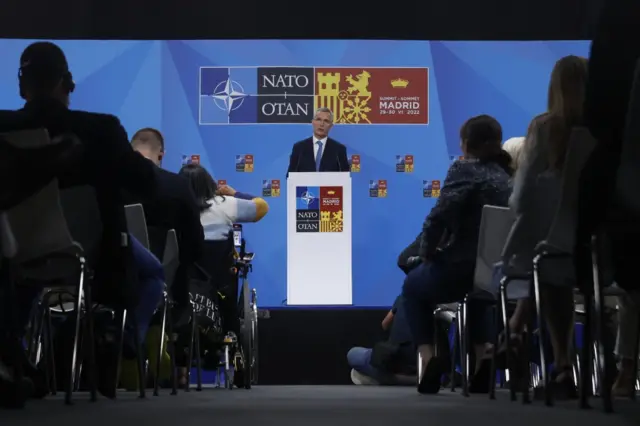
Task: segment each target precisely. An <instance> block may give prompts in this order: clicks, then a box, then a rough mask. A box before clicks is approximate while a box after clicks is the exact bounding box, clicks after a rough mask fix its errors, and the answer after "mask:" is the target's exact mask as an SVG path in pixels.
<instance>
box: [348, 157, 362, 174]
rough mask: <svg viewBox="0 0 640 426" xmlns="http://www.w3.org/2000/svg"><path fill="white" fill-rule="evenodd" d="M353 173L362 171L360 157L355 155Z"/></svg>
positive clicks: (352, 162) (352, 163)
mask: <svg viewBox="0 0 640 426" xmlns="http://www.w3.org/2000/svg"><path fill="white" fill-rule="evenodd" d="M350 163H351V173H358V172H359V171H360V155H358V154H353V155H352V156H351V162H350Z"/></svg>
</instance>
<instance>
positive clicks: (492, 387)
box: [489, 303, 508, 399]
mask: <svg viewBox="0 0 640 426" xmlns="http://www.w3.org/2000/svg"><path fill="white" fill-rule="evenodd" d="M501 306H502V305H501V304H500V303H496V306H495V307H494V309H495V321H494V323H495V330H494V331H495V333H494V335H493V354H492V355H491V373H490V375H489V399H496V381H497V378H496V375H497V366H496V358H497V357H498V345H499V344H500V343H499V341H498V337H499V336H500V332H499V331H498V324H500V320H501V318H500V317H501V315H500V313H501V312H500V311H501ZM505 328H508V326H507V325H505Z"/></svg>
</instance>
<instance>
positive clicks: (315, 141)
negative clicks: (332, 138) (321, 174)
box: [313, 136, 327, 161]
mask: <svg viewBox="0 0 640 426" xmlns="http://www.w3.org/2000/svg"><path fill="white" fill-rule="evenodd" d="M318 142H320V143H321V144H322V153H323V154H324V150H325V149H326V148H327V138H323V139H318V138H316V137H315V136H314V137H313V159H314V160H315V161H318V148H319V147H318ZM320 158H322V156H320Z"/></svg>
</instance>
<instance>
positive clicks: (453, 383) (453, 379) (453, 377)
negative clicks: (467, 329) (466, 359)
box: [449, 315, 460, 392]
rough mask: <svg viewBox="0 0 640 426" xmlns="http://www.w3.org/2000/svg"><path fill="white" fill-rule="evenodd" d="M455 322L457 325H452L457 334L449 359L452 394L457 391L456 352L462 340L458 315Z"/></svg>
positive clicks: (454, 335)
mask: <svg viewBox="0 0 640 426" xmlns="http://www.w3.org/2000/svg"><path fill="white" fill-rule="evenodd" d="M455 321H456V323H455V324H454V323H453V322H452V323H451V327H455V330H454V331H455V332H454V333H453V342H452V344H451V345H450V347H451V354H450V355H449V358H450V359H451V383H450V385H451V392H455V391H456V352H457V351H458V349H459V346H458V342H459V340H460V338H459V337H458V331H459V330H460V327H459V326H458V315H456V320H455Z"/></svg>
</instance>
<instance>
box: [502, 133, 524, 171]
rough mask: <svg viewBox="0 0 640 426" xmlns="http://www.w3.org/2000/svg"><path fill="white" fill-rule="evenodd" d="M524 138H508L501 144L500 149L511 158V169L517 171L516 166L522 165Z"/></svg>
mask: <svg viewBox="0 0 640 426" xmlns="http://www.w3.org/2000/svg"><path fill="white" fill-rule="evenodd" d="M524 141H525V138H524V136H518V137H515V138H509V139H507V140H506V141H505V143H504V144H502V149H504V150H505V151H507V152H508V153H509V155H510V156H511V168H512V169H513V170H518V166H519V165H520V163H522V159H521V156H522V151H523V147H524Z"/></svg>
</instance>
